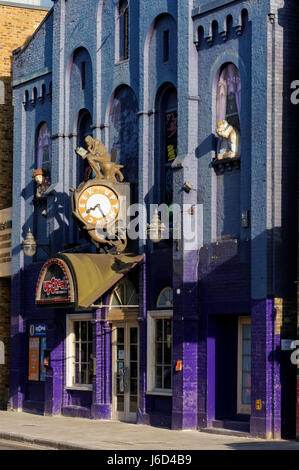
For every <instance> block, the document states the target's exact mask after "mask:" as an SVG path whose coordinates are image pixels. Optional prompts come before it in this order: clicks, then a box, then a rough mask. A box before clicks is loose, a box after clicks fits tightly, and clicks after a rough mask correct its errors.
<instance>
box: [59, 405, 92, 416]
mask: <svg viewBox="0 0 299 470" xmlns="http://www.w3.org/2000/svg"><path fill="white" fill-rule="evenodd" d="M61 414H62V415H63V416H70V417H75V418H90V417H91V413H90V408H86V407H84V406H75V405H68V406H64V407H63V408H62V413H61Z"/></svg>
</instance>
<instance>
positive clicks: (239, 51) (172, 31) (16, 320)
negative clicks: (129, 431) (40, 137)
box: [11, 0, 299, 438]
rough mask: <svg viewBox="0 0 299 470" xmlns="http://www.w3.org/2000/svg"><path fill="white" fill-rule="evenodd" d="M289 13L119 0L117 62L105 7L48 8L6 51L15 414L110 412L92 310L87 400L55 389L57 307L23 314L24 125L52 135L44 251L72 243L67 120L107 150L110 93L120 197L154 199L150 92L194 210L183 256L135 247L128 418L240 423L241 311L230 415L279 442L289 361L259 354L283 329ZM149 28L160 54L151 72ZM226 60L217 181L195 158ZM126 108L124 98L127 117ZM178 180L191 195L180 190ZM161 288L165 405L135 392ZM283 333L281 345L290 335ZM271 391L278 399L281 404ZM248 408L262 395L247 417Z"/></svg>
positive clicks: (290, 200)
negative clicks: (245, 398) (36, 328)
mask: <svg viewBox="0 0 299 470" xmlns="http://www.w3.org/2000/svg"><path fill="white" fill-rule="evenodd" d="M269 13H271V15H270V16H269ZM296 13H298V12H297V10H296V4H295V1H290V2H288V5H284V2H283V1H282V0H281V1H280V0H263V1H262V2H261V1H260V0H252V1H247V0H240V1H234V2H232V1H228V0H213V1H206V0H196V1H193V0H188V1H186V0H184V1H182V0H178V1H175V0H168V1H166V0H159V1H158V0H157V1H152V2H147V1H139V2H134V1H133V2H130V5H129V54H128V55H129V58H128V59H127V60H124V61H119V60H118V59H117V51H116V45H117V28H116V25H115V17H116V2H114V1H112V0H111V1H103V0H100V1H95V0H84V2H80V1H78V0H68V1H66V0H56V1H54V6H53V9H52V10H51V11H50V12H49V14H48V16H47V18H46V19H45V21H44V22H43V24H42V25H41V26H40V28H39V29H38V30H37V32H36V33H35V34H34V36H33V37H32V39H31V40H30V41H29V43H28V45H27V46H26V47H25V48H24V49H22V50H20V51H16V52H15V54H14V58H13V70H14V106H15V137H14V139H15V140H14V224H13V292H14V294H13V313H12V347H14V350H15V356H14V359H13V361H12V369H11V370H12V375H11V377H12V380H11V406H12V407H14V408H22V407H27V408H30V403H34V404H35V405H32V406H33V407H34V406H35V407H38V406H39V407H40V408H41V409H43V410H44V411H45V412H46V413H48V414H59V413H64V414H68V415H69V414H70V415H76V416H77V415H80V416H86V417H94V418H110V417H111V393H112V392H111V380H112V378H111V369H110V360H111V357H110V341H111V336H110V332H109V325H108V323H107V322H106V323H105V320H106V314H107V311H106V310H105V309H100V310H95V311H94V312H93V318H94V320H95V325H96V326H95V327H94V353H95V355H96V357H97V364H98V366H97V375H96V376H95V377H94V378H93V392H90V393H89V392H81V393H79V392H76V391H73V392H72V393H70V392H69V391H67V390H66V387H65V370H64V364H65V319H66V315H67V314H68V313H69V312H68V311H64V312H61V311H60V312H55V311H49V312H46V311H44V310H43V311H40V310H38V309H36V307H35V305H34V291H35V284H36V280H37V276H38V272H39V269H40V268H41V266H42V261H43V260H44V259H46V255H42V253H41V252H40V253H39V259H38V262H32V260H28V259H26V258H25V257H24V255H23V253H22V250H21V246H20V243H21V241H22V240H23V238H24V237H25V235H26V233H27V230H28V228H29V227H32V223H33V219H34V217H36V216H34V204H33V194H34V187H33V182H32V180H31V173H32V170H33V168H34V166H35V139H36V129H37V127H38V125H39V124H40V123H41V122H43V121H45V122H47V123H48V125H49V127H50V130H51V135H52V166H51V180H52V183H54V184H56V186H55V194H54V195H53V196H50V197H49V198H48V201H47V204H48V218H47V224H48V225H47V228H46V229H45V230H47V234H48V236H49V239H50V243H51V247H52V252H53V253H55V252H57V251H59V250H62V249H63V246H64V245H65V244H67V243H72V242H74V241H77V239H78V238H76V237H78V234H77V232H76V228H75V227H73V222H72V221H71V220H70V214H71V209H70V201H69V195H70V193H69V188H70V186H76V185H77V184H78V165H77V156H76V154H75V152H74V150H75V148H76V146H77V143H78V133H77V128H78V120H79V119H80V116H81V115H80V112H81V111H82V110H84V112H85V111H86V112H88V113H89V115H90V118H91V122H92V126H91V128H90V132H91V133H92V134H93V137H95V138H98V139H100V140H102V141H103V142H104V143H105V144H106V145H107V147H108V149H109V150H110V151H111V150H112V147H113V142H116V143H117V132H116V131H115V132H114V131H113V132H114V133H113V132H112V131H111V125H112V121H111V119H110V117H111V109H113V105H114V104H115V103H116V101H117V100H119V102H120V103H121V102H122V101H121V100H122V98H121V96H122V95H121V93H122V92H121V90H124V89H125V90H126V95H125V96H131V97H132V99H131V100H128V101H130V103H129V102H127V105H126V106H125V108H127V109H129V108H130V109H131V111H132V110H133V109H134V113H135V112H136V115H137V118H136V116H135V117H134V119H131V121H130V123H131V124H132V122H134V124H133V125H132V126H133V127H132V134H130V137H129V138H128V140H127V143H128V145H129V144H130V143H132V136H135V137H136V136H137V137H136V139H135V137H134V139H135V140H134V142H138V152H137V153H138V155H136V161H135V166H136V169H137V168H138V179H137V180H136V188H137V189H136V192H135V202H137V201H139V202H140V203H143V202H145V203H146V204H150V203H154V202H157V198H158V197H159V184H158V182H157V174H158V173H157V159H158V158H159V155H160V156H161V155H162V150H161V148H160V147H159V145H158V146H157V142H159V141H161V138H162V137H161V128H160V129H158V127H157V122H158V119H159V117H158V116H159V106H160V103H161V102H162V101H161V100H162V98H161V97H162V96H163V93H164V91H165V90H166V89H175V90H176V93H177V113H178V157H177V161H176V162H178V161H180V162H182V165H181V166H180V167H179V168H178V169H174V170H173V194H174V202H176V203H178V204H181V205H183V204H201V205H202V207H203V226H202V227H200V230H202V233H203V243H202V245H201V246H197V247H195V248H194V249H193V248H192V249H190V248H189V247H188V245H187V243H186V242H185V241H184V240H183V241H182V243H181V244H180V246H179V248H178V250H177V249H176V247H175V246H173V249H172V250H171V248H169V247H167V246H166V247H165V246H164V248H161V247H155V248H154V249H153V248H152V247H151V246H150V245H144V244H143V242H142V241H140V243H139V248H137V247H136V246H135V250H137V249H139V251H140V252H142V253H144V254H145V255H146V256H145V262H144V264H142V265H141V266H139V268H138V269H139V296H140V310H139V331H140V338H139V339H140V356H139V359H140V370H139V407H138V411H137V420H138V422H140V423H148V424H162V425H167V426H171V427H172V428H174V429H184V428H197V427H199V428H205V427H211V426H212V425H213V421H215V420H216V421H217V420H230V421H234V420H238V419H240V418H242V417H240V416H239V413H238V409H237V386H238V385H237V369H238V364H237V354H238V324H239V323H238V322H239V319H240V318H242V317H245V316H246V317H251V330H252V339H251V364H252V371H253V372H252V385H251V417H250V419H249V417H243V419H247V420H248V423H249V424H248V426H249V429H250V432H251V433H252V434H253V435H258V436H264V437H267V438H271V437H278V436H281V435H282V436H285V435H287V434H288V433H289V434H290V435H292V433H293V428H294V420H295V399H294V393H295V390H294V391H290V392H289V395H288V392H287V391H286V389H285V387H284V385H283V380H284V379H283V377H293V375H294V374H295V368H294V366H292V365H291V364H290V362H289V363H288V362H287V361H286V363H285V364H284V368H282V367H280V365H279V361H278V360H277V358H276V356H275V354H274V351H275V350H276V349H277V348H278V349H280V335H281V332H282V331H283V327H284V322H286V321H287V318H291V317H292V315H293V316H294V315H295V309H294V302H295V299H296V297H295V294H296V293H295V285H294V280H295V279H296V264H295V261H296V260H295V253H296V251H295V250H296V221H297V212H296V211H297V204H296V165H297V162H296V154H297V148H296V138H295V137H294V136H295V135H296V133H295V129H296V126H297V122H298V115H297V113H298V111H297V110H296V109H295V108H294V106H292V104H291V102H290V99H289V97H290V90H289V85H290V82H291V81H292V80H293V79H296V78H297V77H296V73H297V71H298V70H297V69H298V63H299V61H298V57H297V55H298V52H296V48H295V43H294V40H293V37H294V34H295V25H294V21H293V19H294V18H295V14H296ZM229 25H230V26H229ZM165 30H168V31H169V37H170V48H169V60H168V61H167V62H165V63H164V62H163V47H162V45H163V42H162V38H163V31H165ZM82 60H84V61H85V62H86V64H87V67H86V86H85V89H84V90H82V89H81V84H80V74H79V65H78V64H80V61H82ZM76 61H77V62H78V64H77V65H76ZM226 63H233V64H234V65H235V66H236V67H237V68H238V70H239V73H240V78H241V88H242V91H241V100H242V105H241V112H240V125H241V140H242V153H241V167H240V169H239V170H238V169H234V170H233V171H232V172H231V173H228V172H225V173H224V174H223V175H217V174H216V172H215V170H214V169H213V167H212V165H211V162H212V159H213V158H214V156H215V141H216V138H215V126H216V91H215V90H216V84H217V81H216V77H217V73H218V72H219V70H220V68H221V67H222V66H223V65H224V64H226ZM50 83H52V95H50ZM42 84H45V85H46V90H47V96H46V99H45V100H44V102H43V103H36V104H34V105H29V106H28V107H27V108H26V109H25V108H24V106H23V104H22V103H23V101H24V96H25V91H26V90H27V91H28V93H29V96H31V95H32V92H33V88H34V87H36V88H37V89H38V90H40V89H41V86H42ZM124 87H126V88H124ZM167 87H168V88H167ZM132 102H134V103H135V102H136V103H137V109H136V110H135V108H134V107H133V106H132ZM134 106H135V105H134ZM132 112H133V111H132ZM126 158H128V159H129V156H127V157H126ZM176 162H175V163H176ZM133 163H134V162H133ZM186 181H188V182H190V183H191V184H192V186H193V188H194V189H195V191H191V192H190V193H189V194H187V193H185V192H184V191H182V186H183V184H184V182H186ZM243 210H246V211H249V213H250V226H249V228H242V226H241V211H243ZM41 223H42V220H41ZM45 233H46V232H45ZM167 286H170V287H172V288H173V293H174V304H173V357H172V365H173V367H174V366H175V364H176V361H179V360H182V361H183V369H182V371H180V372H175V371H174V372H173V388H172V396H166V395H163V394H160V396H159V395H150V394H147V393H146V390H147V383H146V381H147V375H146V373H147V370H146V368H147V349H146V341H147V339H146V338H147V321H146V317H147V311H148V310H154V309H155V308H156V302H157V298H158V295H159V293H160V292H161V290H162V289H163V288H164V287H167ZM108 294H109V293H108ZM108 298H109V295H108V297H107V299H108ZM107 299H104V301H105V302H106V303H107V301H108V300H107ZM275 299H283V301H284V302H285V304H284V305H285V307H284V311H283V315H282V319H281V318H278V317H277V318H275V316H273V315H274V314H273V312H274V311H275V306H276V302H277V301H276V300H275ZM105 302H104V303H105ZM34 319H38V320H39V321H41V320H43V321H46V322H47V323H48V324H49V342H50V343H49V344H51V351H52V358H51V359H52V364H53V367H52V370H51V371H48V375H47V379H46V382H45V384H39V385H38V386H37V387H36V390H39V391H36V392H35V391H34V390H33V389H32V386H30V384H28V382H27V380H26V377H25V376H24V370H26V367H27V365H26V363H25V362H26V360H27V359H25V358H26V357H27V356H26V354H27V349H26V347H27V346H26V345H27V343H26V341H27V336H26V335H27V331H26V324H27V323H28V322H30V321H33V320H34ZM103 332H105V334H103ZM288 335H294V337H295V335H296V330H294V329H291V330H290V331H289V332H288ZM273 348H274V349H273ZM273 358H274V359H273ZM24 368H25V369H24ZM30 387H31V388H30ZM43 393H45V399H44V400H43V398H42V397H43ZM282 396H284V400H287V402H288V404H287V405H286V406H284V407H283V406H282V401H281V397H282ZM286 397H289V400H288V399H286ZM256 400H261V401H262V410H260V411H259V410H256V406H255V405H256Z"/></svg>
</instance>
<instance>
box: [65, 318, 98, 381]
mask: <svg viewBox="0 0 299 470" xmlns="http://www.w3.org/2000/svg"><path fill="white" fill-rule="evenodd" d="M91 320H92V317H91V315H90V314H84V315H80V316H78V315H68V317H67V340H66V358H67V363H66V375H67V376H66V385H67V387H73V388H82V387H84V388H85V387H86V388H88V389H92V322H91Z"/></svg>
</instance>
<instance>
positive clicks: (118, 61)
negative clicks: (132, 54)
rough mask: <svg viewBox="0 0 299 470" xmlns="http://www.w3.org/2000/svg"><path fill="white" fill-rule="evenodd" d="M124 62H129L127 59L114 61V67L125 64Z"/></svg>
mask: <svg viewBox="0 0 299 470" xmlns="http://www.w3.org/2000/svg"><path fill="white" fill-rule="evenodd" d="M126 62H129V58H127V59H116V61H115V62H114V64H115V65H120V64H125V63H126Z"/></svg>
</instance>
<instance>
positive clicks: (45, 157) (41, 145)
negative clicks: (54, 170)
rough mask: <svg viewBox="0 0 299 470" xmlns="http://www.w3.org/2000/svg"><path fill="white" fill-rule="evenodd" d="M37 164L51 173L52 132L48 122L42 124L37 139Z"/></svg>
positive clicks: (48, 174)
mask: <svg viewBox="0 0 299 470" xmlns="http://www.w3.org/2000/svg"><path fill="white" fill-rule="evenodd" d="M36 165H37V168H42V169H43V170H45V171H46V172H47V177H48V178H50V174H51V132H50V129H49V126H48V124H47V123H46V122H44V123H43V124H41V126H40V127H39V129H38V132H37V141H36Z"/></svg>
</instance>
